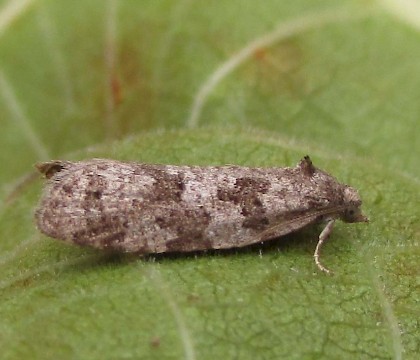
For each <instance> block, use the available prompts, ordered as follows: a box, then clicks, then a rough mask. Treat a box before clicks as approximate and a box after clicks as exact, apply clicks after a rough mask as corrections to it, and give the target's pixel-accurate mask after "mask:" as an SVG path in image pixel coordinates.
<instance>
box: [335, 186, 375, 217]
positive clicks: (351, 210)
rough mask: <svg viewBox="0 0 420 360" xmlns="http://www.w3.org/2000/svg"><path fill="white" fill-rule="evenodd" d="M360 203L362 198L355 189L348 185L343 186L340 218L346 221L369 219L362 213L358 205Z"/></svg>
mask: <svg viewBox="0 0 420 360" xmlns="http://www.w3.org/2000/svg"><path fill="white" fill-rule="evenodd" d="M361 205H362V200H361V199H360V196H359V194H358V192H357V191H356V189H353V188H352V187H350V186H346V187H345V188H344V206H345V208H344V211H343V213H342V214H341V220H343V221H344V222H348V223H354V222H368V221H369V219H368V218H367V216H365V215H363V214H362V210H361V209H360V206H361Z"/></svg>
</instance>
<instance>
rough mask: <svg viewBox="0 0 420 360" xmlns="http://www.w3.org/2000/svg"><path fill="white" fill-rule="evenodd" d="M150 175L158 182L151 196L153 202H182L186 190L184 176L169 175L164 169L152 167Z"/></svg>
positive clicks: (149, 170) (154, 185)
mask: <svg viewBox="0 0 420 360" xmlns="http://www.w3.org/2000/svg"><path fill="white" fill-rule="evenodd" d="M148 175H149V176H152V177H153V178H154V179H155V180H156V181H155V183H154V184H153V186H152V192H151V194H150V195H151V196H152V197H153V201H170V200H172V201H175V202H181V201H182V193H183V192H184V190H185V184H184V177H183V175H182V174H176V175H173V174H169V173H167V172H166V171H165V170H164V169H156V168H152V167H150V168H149V169H148Z"/></svg>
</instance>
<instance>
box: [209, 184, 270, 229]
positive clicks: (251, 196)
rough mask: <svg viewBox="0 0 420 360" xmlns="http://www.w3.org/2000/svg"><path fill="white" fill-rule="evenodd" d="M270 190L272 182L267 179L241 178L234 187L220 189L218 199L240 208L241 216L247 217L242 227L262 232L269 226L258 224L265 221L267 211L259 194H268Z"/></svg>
mask: <svg viewBox="0 0 420 360" xmlns="http://www.w3.org/2000/svg"><path fill="white" fill-rule="evenodd" d="M269 189H270V182H269V181H267V180H265V179H259V178H249V177H241V178H238V179H237V180H236V182H235V185H234V187H231V188H219V189H218V190H217V197H218V199H219V200H221V201H229V202H232V203H233V204H235V205H238V206H240V209H241V214H242V215H243V216H244V217H245V220H244V221H243V223H242V226H243V227H245V228H252V229H254V230H260V229H261V228H265V227H266V226H267V224H264V223H261V224H258V221H260V220H261V219H265V220H267V221H268V219H266V218H265V217H264V214H265V212H266V209H265V207H264V204H263V202H262V201H261V199H260V198H259V194H266V193H267V192H268V190H269Z"/></svg>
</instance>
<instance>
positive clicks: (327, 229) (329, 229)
mask: <svg viewBox="0 0 420 360" xmlns="http://www.w3.org/2000/svg"><path fill="white" fill-rule="evenodd" d="M334 223H335V220H329V221H328V223H327V225H326V226H325V228H324V230H322V231H321V234H319V240H318V244H316V248H315V252H314V259H315V264H316V266H318V269H319V270H321V271H324V272H326V273H327V274H332V271H331V270H329V269H327V268H326V267H325V266H324V265H322V264H321V261H320V260H319V258H320V253H321V246H322V244H324V242H325V241H326V240H327V239H328V237H329V236H330V234H331V232H332V229H333V227H334Z"/></svg>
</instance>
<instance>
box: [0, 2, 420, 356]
mask: <svg viewBox="0 0 420 360" xmlns="http://www.w3.org/2000/svg"><path fill="white" fill-rule="evenodd" d="M19 5H20V7H19ZM337 6H338V7H337ZM414 6H415V4H413V2H410V1H390V0H383V1H378V2H369V1H342V2H339V4H338V2H334V1H327V0H319V1H308V0H300V1H294V2H280V3H279V2H277V1H265V2H263V3H258V2H251V1H249V2H248V1H243V0H242V1H239V0H233V1H229V2H197V1H188V0H185V1H180V2H173V1H169V0H167V1H163V0H161V1H141V2H129V1H120V2H118V1H115V0H109V1H105V2H104V1H99V0H91V1H89V2H86V1H73V2H71V3H67V2H66V3H65V2H60V1H21V2H17V1H13V2H12V1H0V124H1V131H0V160H1V162H2V165H3V166H2V169H3V171H1V172H0V191H1V193H0V272H1V276H0V318H1V321H0V348H1V352H2V356H1V357H2V358H4V359H22V358H33V359H57V358H59V359H70V358H78V359H87V358H103V359H116V358H135V359H137V358H148V359H149V358H150V359H154V358H156V359H165V358H173V359H178V358H187V359H214V358H217V357H220V358H240V359H248V358H249V359H256V358H270V359H278V358H287V359H313V358H331V359H333V358H340V359H354V358H361V359H369V358H372V359H380V358H383V359H389V358H394V359H402V358H406V359H414V358H416V355H417V354H418V353H419V352H420V348H419V343H420V342H419V338H420V331H419V330H418V329H419V325H420V324H419V320H418V319H419V318H420V316H419V315H420V313H419V308H418V303H419V295H418V293H419V286H420V283H419V278H420V276H419V275H420V268H419V266H418V258H419V255H420V250H419V249H420V247H419V233H420V231H419V222H420V219H419V213H420V212H419V205H418V193H419V183H420V181H419V175H420V170H419V166H418V155H417V154H419V153H420V145H419V142H418V140H417V137H418V134H419V121H418V114H419V110H420V109H419V102H418V97H419V95H420V94H419V90H418V89H419V86H418V78H419V77H418V75H419V74H420V63H419V62H418V58H419V56H420V45H419V44H420V43H419V41H418V38H419V33H418V31H419V30H418V29H419V28H420V20H419V19H417V18H416V13H420V12H416V9H415V8H414ZM306 154H309V155H311V158H312V159H313V161H314V163H315V165H316V166H318V167H320V168H322V169H325V170H327V171H328V172H329V173H331V174H333V175H335V176H336V177H337V178H338V179H339V180H340V181H342V182H345V183H348V184H351V185H352V186H354V187H356V188H357V189H358V190H359V192H360V194H361V196H362V198H363V201H364V205H363V209H364V211H365V213H366V214H367V215H368V216H369V217H370V220H371V221H370V223H369V224H344V223H338V224H337V226H336V228H335V230H334V232H333V234H332V236H331V238H330V240H329V242H328V243H327V244H326V245H325V247H324V251H323V254H322V257H323V262H324V263H325V264H326V265H327V266H328V267H329V268H331V269H333V270H334V272H335V274H334V276H327V275H325V274H323V273H320V272H319V271H318V269H317V268H316V266H315V264H314V261H313V257H312V254H313V251H314V248H315V246H316V241H317V236H318V235H319V232H320V231H321V228H317V227H314V228H309V229H305V230H303V231H300V232H298V233H295V234H291V235H289V236H286V237H283V238H280V239H277V240H274V241H271V242H267V243H264V244H256V245H254V246H251V247H249V248H244V249H233V250H229V251H209V252H207V253H198V254H162V255H159V256H153V255H151V256H147V257H144V258H139V257H137V256H129V255H120V256H115V255H114V256H111V255H108V254H103V253H101V252H98V251H94V250H91V249H87V248H81V247H76V246H71V245H67V244H65V243H63V242H59V241H55V240H52V239H48V238H46V237H44V236H42V235H40V234H39V232H38V231H37V230H36V229H35V227H34V224H33V219H32V218H33V211H34V209H35V207H36V203H37V200H38V198H39V196H40V192H41V188H42V182H43V181H42V180H40V179H39V176H38V175H36V174H35V171H34V170H32V165H33V163H35V162H36V161H41V160H45V159H49V158H51V159H56V158H61V159H69V160H75V159H83V158H91V157H109V158H116V159H122V160H135V161H141V162H150V163H170V164H198V165H210V164H226V163H228V164H239V165H247V166H292V165H294V164H295V163H296V162H297V161H298V160H299V159H300V158H301V157H302V156H303V155H306Z"/></svg>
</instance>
